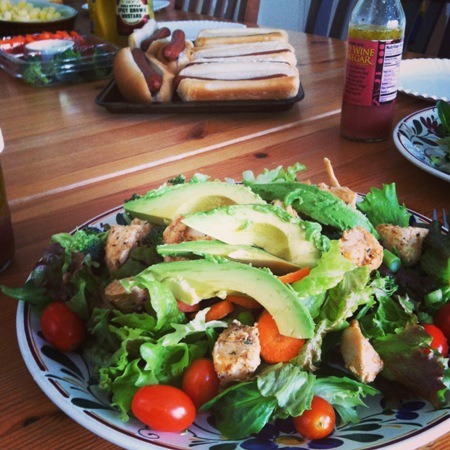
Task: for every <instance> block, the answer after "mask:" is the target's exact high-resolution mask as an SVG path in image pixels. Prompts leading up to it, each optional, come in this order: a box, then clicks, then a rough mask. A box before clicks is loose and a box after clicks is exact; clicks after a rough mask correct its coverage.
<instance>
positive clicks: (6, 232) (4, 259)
mask: <svg viewBox="0 0 450 450" xmlns="http://www.w3.org/2000/svg"><path fill="white" fill-rule="evenodd" d="M2 142H3V140H2V139H1V134H0V145H1V143H2ZM0 151H1V147H0ZM14 251H15V247H14V232H13V228H12V223H11V213H10V211H9V206H8V201H7V199H6V191H5V183H4V181H3V172H2V166H1V164H0V273H1V272H3V271H4V270H6V268H7V267H8V266H9V264H10V263H11V260H12V258H13V256H14Z"/></svg>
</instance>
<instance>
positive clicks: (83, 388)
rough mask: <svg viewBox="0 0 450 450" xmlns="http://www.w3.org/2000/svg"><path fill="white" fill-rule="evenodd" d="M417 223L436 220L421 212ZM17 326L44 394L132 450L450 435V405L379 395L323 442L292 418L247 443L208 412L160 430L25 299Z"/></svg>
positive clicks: (270, 448) (381, 444)
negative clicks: (138, 416) (180, 427)
mask: <svg viewBox="0 0 450 450" xmlns="http://www.w3.org/2000/svg"><path fill="white" fill-rule="evenodd" d="M121 211H122V210H121V208H120V207H118V208H116V209H114V210H111V211H108V212H106V213H105V214H103V215H100V216H98V217H96V218H94V219H92V220H90V221H89V222H88V223H87V224H84V225H91V226H97V227H100V226H101V225H102V224H106V223H109V224H112V223H115V218H116V215H117V213H118V212H121ZM416 218H417V219H418V220H420V221H423V222H429V219H427V218H425V217H424V216H421V215H418V214H416ZM84 225H83V226H84ZM16 326H17V337H18V342H19V347H20V351H21V353H22V356H23V359H24V361H25V363H26V365H27V367H28V370H29V371H30V373H31V375H32V376H33V378H34V380H35V381H36V383H37V384H38V385H39V387H40V388H41V389H42V390H43V391H44V393H45V394H46V395H47V396H48V397H49V398H50V399H51V400H52V401H53V402H54V403H55V404H56V405H57V406H58V407H59V408H60V409H61V410H62V411H64V412H65V413H66V414H67V415H68V416H69V417H71V418H72V419H73V420H75V421H76V422H78V423H79V424H80V425H82V426H83V427H85V428H86V429H88V430H90V431H91V432H92V433H95V434H96V435H98V436H100V437H102V438H103V439H105V440H108V441H110V442H112V443H114V444H116V445H119V446H121V447H124V448H127V449H134V450H151V449H161V448H163V449H164V448H165V449H168V448H170V449H177V450H189V449H195V450H209V449H215V450H235V449H236V450H238V449H245V450H256V449H257V450H266V449H267V450H275V449H289V450H294V449H295V450H308V449H328V450H331V449H345V450H363V449H364V450H375V449H385V450H388V449H389V450H404V449H405V448H408V449H412V448H417V447H419V446H421V445H425V444H427V443H428V442H430V441H432V440H434V439H437V438H438V437H439V436H442V435H443V434H445V433H447V432H448V431H449V430H450V407H446V408H444V409H441V410H439V411H436V410H435V409H434V408H433V407H432V406H431V405H430V404H428V403H426V402H424V401H422V400H410V401H408V402H407V403H405V404H404V405H403V406H402V407H401V408H400V409H395V410H391V409H389V410H386V409H384V408H383V403H384V401H383V398H382V397H372V398H369V399H366V401H367V404H368V408H361V409H360V410H359V416H360V417H361V421H360V422H359V423H358V424H349V425H346V426H343V427H340V428H338V429H337V430H336V431H335V432H334V433H333V434H332V435H331V436H329V437H328V438H326V439H322V440H317V441H307V440H304V439H302V438H301V437H300V436H299V434H298V433H296V431H295V429H294V428H293V426H292V422H291V421H279V422H276V423H274V424H270V425H267V426H266V427H264V428H263V430H262V431H261V432H260V433H258V434H256V435H252V436H251V437H249V438H247V439H244V440H241V441H237V440H227V439H226V438H224V437H223V436H221V434H220V433H219V432H218V431H217V430H216V429H215V428H214V426H213V424H212V422H211V421H210V420H209V416H208V415H206V414H203V415H200V416H198V417H197V420H196V421H195V423H194V424H193V425H192V426H191V427H190V428H189V429H188V430H187V431H186V432H184V433H182V434H177V433H159V432H155V431H153V430H151V429H149V428H148V427H146V426H145V425H143V424H142V423H140V422H138V421H137V420H134V419H130V421H129V422H126V423H124V422H122V421H121V420H120V418H119V412H118V411H117V410H116V409H114V408H113V407H112V406H111V404H110V402H109V400H108V398H107V395H106V394H105V393H104V392H102V391H100V390H99V389H98V388H97V387H96V386H95V385H94V384H92V380H91V368H90V367H89V365H88V363H87V362H86V360H85V358H84V357H83V355H81V354H78V353H61V352H59V351H57V350H55V349H54V348H53V347H51V346H50V345H48V343H47V342H46V341H45V339H44V338H43V335H42V332H41V330H40V326H39V318H38V316H37V314H36V312H35V311H34V310H33V308H32V307H31V306H30V305H29V304H26V303H25V302H19V307H18V310H17V323H16Z"/></svg>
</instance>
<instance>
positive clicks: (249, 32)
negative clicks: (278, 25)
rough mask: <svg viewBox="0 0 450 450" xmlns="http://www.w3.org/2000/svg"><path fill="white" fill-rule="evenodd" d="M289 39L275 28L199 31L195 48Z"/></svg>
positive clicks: (283, 31)
mask: <svg viewBox="0 0 450 450" xmlns="http://www.w3.org/2000/svg"><path fill="white" fill-rule="evenodd" d="M288 40H289V37H288V34H287V32H286V31H285V30H279V29H275V28H217V29H215V28H212V29H204V30H200V31H199V33H198V35H197V38H196V39H195V46H196V47H204V46H206V45H223V44H245V43H249V42H267V41H284V42H288Z"/></svg>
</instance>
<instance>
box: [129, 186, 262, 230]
mask: <svg viewBox="0 0 450 450" xmlns="http://www.w3.org/2000/svg"><path fill="white" fill-rule="evenodd" d="M242 203H256V204H258V203H259V204H264V203H266V202H265V201H264V200H263V199H262V198H261V197H260V196H259V195H258V194H255V193H254V192H252V190H251V189H250V188H248V187H246V186H244V185H242V184H234V183H226V182H222V181H202V182H196V183H193V182H192V183H184V184H174V185H170V186H169V185H163V186H161V187H159V188H158V189H155V190H152V191H149V192H147V193H146V194H145V195H144V196H142V197H140V198H137V199H133V200H129V201H127V202H125V205H124V208H125V211H126V212H127V213H129V214H130V215H131V216H133V217H136V218H138V219H143V220H147V221H149V222H152V223H156V224H167V223H169V222H171V221H172V220H173V219H174V218H175V217H177V216H178V215H180V214H190V213H194V212H198V211H205V210H209V209H213V208H217V207H218V206H224V205H235V204H242Z"/></svg>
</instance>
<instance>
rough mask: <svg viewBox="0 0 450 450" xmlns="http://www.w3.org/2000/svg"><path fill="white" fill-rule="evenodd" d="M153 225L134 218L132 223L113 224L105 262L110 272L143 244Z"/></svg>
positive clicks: (107, 241)
mask: <svg viewBox="0 0 450 450" xmlns="http://www.w3.org/2000/svg"><path fill="white" fill-rule="evenodd" d="M151 227H152V225H151V224H149V223H148V222H145V221H143V220H139V219H134V220H133V221H132V222H131V224H130V225H125V226H124V225H111V229H110V230H109V233H108V238H107V240H106V249H105V253H106V254H105V262H106V266H107V267H108V270H109V273H114V272H115V271H116V270H117V269H119V267H121V266H122V265H123V264H125V262H126V261H127V259H128V258H129V256H130V252H131V249H132V248H134V247H137V246H138V245H139V244H141V242H142V240H143V238H144V237H145V236H146V235H147V234H148V233H149V232H150V230H151Z"/></svg>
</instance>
